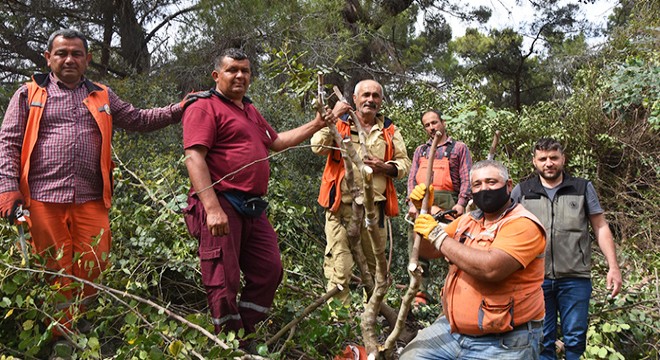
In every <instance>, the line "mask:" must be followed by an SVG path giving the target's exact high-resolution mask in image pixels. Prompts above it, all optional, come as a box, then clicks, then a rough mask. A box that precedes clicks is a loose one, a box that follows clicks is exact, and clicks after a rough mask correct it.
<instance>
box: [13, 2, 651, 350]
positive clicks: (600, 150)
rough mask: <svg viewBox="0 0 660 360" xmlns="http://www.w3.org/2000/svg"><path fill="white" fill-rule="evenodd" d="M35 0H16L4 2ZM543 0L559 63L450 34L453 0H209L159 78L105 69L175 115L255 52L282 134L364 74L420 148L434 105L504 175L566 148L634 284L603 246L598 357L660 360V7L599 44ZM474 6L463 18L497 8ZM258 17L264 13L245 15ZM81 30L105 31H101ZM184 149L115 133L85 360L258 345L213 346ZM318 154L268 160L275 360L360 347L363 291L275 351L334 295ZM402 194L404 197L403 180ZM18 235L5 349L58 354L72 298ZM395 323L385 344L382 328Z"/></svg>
mask: <svg viewBox="0 0 660 360" xmlns="http://www.w3.org/2000/svg"><path fill="white" fill-rule="evenodd" d="M126 2H127V1H121V3H126ZM22 3H23V1H9V2H7V3H6V4H5V3H3V5H2V6H6V7H8V8H10V7H11V5H14V6H18V4H22ZM89 3H90V4H92V3H95V2H93V1H90V2H89ZM170 3H171V2H167V1H163V2H159V1H134V2H133V5H140V4H141V6H135V8H136V9H137V11H138V13H140V12H141V11H142V12H144V14H145V16H147V15H146V14H149V11H148V9H149V7H148V6H147V5H149V4H151V5H152V6H154V7H156V8H157V7H158V6H164V5H167V4H170ZM262 3H263V4H262ZM266 3H268V4H266ZM547 3H548V4H547V6H548V8H547V9H546V10H547V11H546V12H542V11H539V13H542V14H548V17H541V18H539V19H538V21H539V23H538V24H537V25H536V27H534V26H532V27H531V30H530V31H533V34H535V35H536V36H537V37H538V41H539V42H543V46H544V49H545V51H543V52H540V53H535V54H534V55H532V54H531V51H530V50H531V49H529V48H525V47H524V46H525V45H523V43H522V42H521V34H519V33H516V31H514V30H512V29H508V30H498V31H492V32H490V33H479V32H478V31H476V30H472V31H469V32H468V33H467V34H466V35H465V37H462V38H459V39H456V40H454V41H450V39H451V36H450V34H451V29H449V28H448V25H447V24H446V22H445V20H444V18H443V17H442V14H444V12H443V11H456V12H458V11H459V10H462V9H459V8H453V7H451V6H452V4H451V2H449V1H418V2H412V1H383V2H372V1H348V0H347V1H340V0H333V1H299V2H293V1H272V2H247V1H239V0H235V1H226V2H214V1H202V2H200V3H199V4H198V7H196V8H195V9H194V11H192V10H190V11H186V12H184V15H185V20H186V21H187V23H186V25H185V26H188V29H190V31H187V32H186V33H185V34H181V39H180V41H178V42H177V43H176V44H175V45H174V46H173V49H172V52H171V53H170V55H169V56H171V59H169V61H165V62H164V63H163V64H162V67H160V66H161V65H160V63H159V67H158V68H156V69H154V70H152V71H147V69H148V68H149V66H141V67H140V68H139V70H140V71H137V70H138V69H137V68H130V65H126V64H127V61H126V59H125V58H123V59H122V58H117V57H114V58H113V57H110V58H109V59H107V60H106V64H108V63H109V64H112V63H113V61H116V62H115V63H114V64H116V66H122V67H121V68H122V69H123V68H126V66H128V67H129V68H130V69H132V70H131V71H133V73H134V74H135V75H133V76H121V74H119V75H118V74H114V75H115V76H109V75H108V74H107V73H103V72H95V73H94V74H95V75H98V76H99V77H101V78H103V79H104V81H105V82H107V83H109V85H110V86H111V87H112V88H113V89H114V91H115V92H117V93H118V94H120V96H121V97H122V98H124V99H126V100H129V101H131V102H132V103H134V104H135V105H136V106H139V107H144V108H148V107H153V106H162V105H164V104H167V103H170V102H175V101H177V99H179V98H180V96H181V93H180V92H179V91H180V90H181V89H184V90H187V89H189V88H191V87H192V88H205V87H209V86H211V85H212V82H210V77H209V75H208V73H209V70H210V68H211V66H210V63H211V59H212V58H213V56H214V55H215V54H216V53H217V52H218V51H219V50H220V49H221V48H223V47H226V46H242V47H244V48H245V49H246V50H247V51H248V52H249V53H250V54H251V56H253V59H255V60H254V61H253V67H254V72H255V74H256V75H257V76H256V77H255V79H254V81H253V84H252V87H251V88H250V94H249V95H250V96H251V98H252V100H253V101H254V102H255V103H256V104H257V106H258V108H259V109H260V110H261V111H262V113H263V114H264V116H265V117H266V118H267V119H268V120H269V121H270V122H271V124H272V125H273V126H274V128H276V129H279V130H285V129H290V128H292V127H295V126H297V125H300V124H302V123H304V122H306V121H308V120H309V119H311V118H312V117H313V115H314V114H313V110H312V109H311V107H310V105H309V104H310V100H311V98H312V97H313V96H314V94H313V93H314V89H315V86H316V85H315V84H316V72H317V71H322V72H324V73H326V74H327V75H326V81H327V82H328V83H330V84H335V85H338V86H340V87H341V88H342V89H344V90H345V92H348V91H350V89H351V88H352V85H353V84H354V83H355V82H356V81H357V80H358V79H359V78H364V77H374V78H376V79H378V80H379V81H381V82H382V83H383V84H385V87H386V93H387V94H386V95H387V98H388V102H387V104H386V108H385V109H384V112H385V113H386V114H387V115H388V116H390V117H391V118H393V119H394V120H395V122H396V124H397V126H399V127H400V128H401V131H402V133H403V135H404V138H405V140H406V143H407V145H408V153H409V154H411V155H412V151H413V150H414V148H415V147H416V146H417V145H418V144H419V143H421V142H422V141H423V140H424V134H423V131H422V128H421V126H420V122H419V121H420V114H421V112H422V111H423V110H425V109H429V108H434V109H439V110H441V111H442V113H443V114H444V118H445V119H446V120H447V123H448V128H449V130H450V133H451V135H452V136H453V137H454V138H456V139H460V140H461V141H464V142H465V143H466V144H467V145H468V146H469V148H470V150H471V152H472V156H473V158H474V159H476V160H479V159H483V158H485V157H486V155H487V153H488V147H489V146H490V141H491V138H492V136H493V133H494V132H495V130H500V131H501V132H502V134H503V135H502V140H501V145H500V147H499V148H498V153H497V158H498V159H499V160H501V161H503V162H504V163H505V164H506V165H507V166H508V167H509V169H510V171H511V174H512V176H513V178H514V181H518V180H520V179H522V178H524V177H525V176H527V175H528V174H530V173H531V171H532V168H531V162H530V159H531V146H532V144H533V143H534V142H535V141H536V140H537V139H538V138H539V137H541V136H553V137H556V138H557V139H559V140H560V141H562V142H563V143H564V144H565V145H566V147H567V153H568V155H569V170H570V171H571V172H572V173H573V174H575V175H578V176H584V177H587V178H589V179H591V180H592V181H593V182H594V184H595V186H596V188H597V191H598V192H599V194H600V196H601V202H602V205H603V208H604V209H606V217H607V219H608V221H610V225H611V228H612V229H613V232H614V233H615V238H616V243H617V246H618V252H619V263H620V264H621V267H622V272H623V275H624V290H623V292H622V294H621V295H620V296H618V297H617V298H615V299H609V298H608V297H607V292H606V290H605V276H604V275H605V274H606V271H607V265H606V264H605V261H604V259H603V257H602V256H601V255H600V252H599V251H597V250H596V251H594V254H595V262H594V263H595V266H594V268H593V283H594V294H593V299H592V303H591V319H590V328H589V333H588V349H587V353H586V354H585V358H588V359H624V358H625V359H657V358H658V357H659V356H660V349H659V348H658V343H660V335H659V332H658V329H660V305H659V304H660V294H659V293H658V286H660V282H659V280H658V276H659V274H658V268H660V255H658V254H660V251H659V250H660V249H659V247H658V245H657V241H655V240H656V239H657V238H658V237H659V236H660V227H659V225H658V222H657V218H658V214H660V187H659V182H658V179H659V178H660V146H659V145H660V136H659V134H658V131H659V130H660V100H659V98H660V96H659V94H660V51H659V50H658V49H659V47H658V38H659V34H658V28H660V24H659V23H658V19H659V18H660V16H658V15H660V6H659V4H658V2H657V1H652V0H644V1H622V2H621V3H620V4H619V6H618V7H617V9H616V10H615V13H614V15H613V16H612V18H611V21H610V27H609V29H607V34H608V40H607V42H606V43H605V44H603V45H602V46H600V47H599V48H597V49H590V48H589V47H588V46H586V44H585V40H584V36H585V33H584V32H583V33H581V34H580V35H578V36H569V35H568V34H567V33H563V31H565V30H567V28H566V27H562V26H565V25H566V26H568V25H571V26H573V25H574V23H572V22H571V21H568V19H569V18H570V17H571V16H572V13H566V12H561V11H560V10H561V9H563V10H564V11H569V10H570V9H571V8H570V7H568V8H561V9H560V8H557V6H558V5H557V2H555V1H548V2H547ZM44 4H50V5H52V6H54V5H55V4H56V3H55V2H53V4H51V2H48V1H46V2H44ZM350 5H354V7H350ZM17 9H22V8H20V7H14V8H11V14H16V16H15V17H12V18H8V20H6V21H8V22H9V21H12V22H14V23H12V24H13V25H12V27H8V26H7V25H8V24H7V23H5V24H4V25H5V28H2V29H0V37H2V39H3V40H5V41H8V37H9V35H7V34H10V33H11V32H3V30H6V29H7V28H9V29H18V28H19V27H18V26H19V25H21V24H24V22H25V21H29V22H30V24H32V26H35V25H34V23H33V22H32V21H33V20H32V18H31V17H25V18H23V17H21V16H19V15H21V14H19V13H18V10H17ZM75 9H76V11H84V10H85V8H75ZM477 10H479V9H476V10H474V11H472V12H470V11H466V12H465V13H464V15H465V16H469V15H471V16H476V17H477V18H480V17H484V16H485V17H487V16H488V15H489V13H488V12H487V11H486V12H483V11H477ZM481 10H483V9H481ZM26 11H27V10H26ZM163 11H164V10H163ZM418 12H419V13H420V14H422V15H423V18H424V21H425V23H426V24H428V26H427V27H425V28H424V30H423V31H422V32H421V33H419V32H416V31H415V26H414V22H415V19H416V18H417V14H418ZM8 13H9V12H8ZM75 14H79V13H78V12H76V13H75ZM294 15H295V16H294ZM550 15H552V17H550ZM40 16H45V15H40ZM122 16H126V14H123V15H122ZM245 18H250V19H253V21H252V22H246V21H244V20H241V19H245ZM48 19H51V18H50V17H48ZM72 19H73V20H71V19H69V20H68V21H69V22H68V23H67V22H66V21H65V20H62V19H60V20H59V21H63V23H65V24H74V25H75V24H79V23H80V21H79V19H78V18H77V17H72ZM76 19H78V20H77V21H78V22H76V21H74V20H76ZM291 19H296V21H292V20H291ZM298 20H300V21H298ZM560 20H561V21H560ZM3 21H5V20H3ZM89 21H92V20H91V19H90V20H89ZM55 23H57V22H56V21H54V20H53V22H51V20H48V21H47V22H46V23H45V24H44V25H43V27H40V31H39V32H37V34H42V35H39V36H40V37H41V39H32V40H25V43H26V44H33V43H34V42H39V41H41V43H43V41H44V39H43V33H45V34H47V33H48V31H50V29H51V28H50V27H49V26H51V25H53V24H55ZM544 24H548V25H545V26H544ZM85 29H87V30H89V31H91V32H94V31H97V32H98V31H100V30H99V28H98V27H94V26H90V27H89V28H87V27H86V28H85ZM106 29H107V28H106ZM202 29H204V31H202ZM550 30H552V31H550ZM14 32H16V33H18V32H17V31H16V30H15V31H14ZM21 34H23V33H21ZM25 34H27V33H25ZM97 35H98V36H97V39H98V42H95V44H97V45H98V46H100V45H101V44H102V40H101V39H103V36H100V35H99V34H97ZM13 40H14V41H18V40H16V39H13ZM17 43H22V42H17ZM505 50H506V51H505ZM528 53H530V54H529V55H528ZM2 54H3V53H0V56H2ZM118 54H119V53H118ZM525 55H527V56H525ZM7 56H9V55H7ZM117 56H118V55H117ZM22 59H23V60H24V61H23V62H22V64H21V62H20V61H18V62H16V61H14V62H12V65H15V66H16V67H17V68H20V69H23V70H26V71H25V72H24V74H27V73H29V71H27V70H30V71H31V70H34V69H36V68H39V67H42V66H43V64H39V63H35V64H27V62H29V59H30V58H29V57H24V58H22ZM113 59H114V60H113ZM95 60H97V59H96V58H95ZM161 60H163V59H161ZM97 61H99V62H101V61H100V59H98V60H97ZM141 61H147V60H144V59H143V60H141ZM516 62H517V63H518V64H519V65H520V66H519V67H518V68H516V70H517V71H518V72H515V71H514V72H507V71H506V69H507V66H513V65H512V64H514V63H516ZM117 64H123V65H117ZM21 65H24V66H21ZM142 65H144V63H142ZM0 71H7V70H6V69H3V68H0ZM138 73H139V74H138ZM92 78H94V76H92ZM4 79H8V80H7V81H8V82H6V83H3V85H4V86H2V87H0V104H2V109H4V108H5V104H7V102H8V100H9V98H10V96H11V94H12V93H13V91H14V90H15V89H16V87H17V84H16V83H15V82H14V81H16V80H17V79H20V80H25V78H24V77H21V76H20V75H17V74H14V75H13V77H11V76H10V77H7V76H5V77H4ZM94 79H95V78H94ZM9 80H11V82H10V81H9ZM516 92H517V93H516ZM327 93H328V94H330V91H328V92H327ZM516 94H518V95H516ZM515 99H517V100H515ZM330 101H334V100H333V99H330ZM180 139H181V129H180V127H178V126H171V127H169V128H166V129H163V130H160V131H157V132H155V133H151V134H133V133H127V132H124V131H122V130H118V131H116V133H115V135H114V151H115V162H116V163H117V165H118V166H117V168H116V169H115V181H116V184H115V193H114V206H113V208H112V210H111V214H110V215H111V222H112V232H113V234H112V235H113V253H112V257H111V266H110V267H109V268H108V270H107V271H106V272H105V273H104V274H103V276H102V278H101V279H100V281H99V287H100V291H99V296H98V299H97V302H96V304H95V305H94V306H92V307H91V309H90V311H88V312H87V313H85V314H78V315H77V317H78V318H82V317H85V318H86V320H88V321H90V322H91V323H92V324H93V331H92V332H91V333H89V334H80V335H75V336H74V337H73V340H74V341H75V342H76V344H78V346H79V350H78V351H77V354H76V357H77V358H100V357H107V356H111V355H116V356H117V358H121V359H124V358H128V359H132V358H138V359H165V358H222V357H229V356H231V353H232V351H233V349H236V348H237V346H238V339H239V338H240V337H242V335H243V334H221V335H220V336H219V339H218V338H214V337H213V336H212V335H210V333H208V331H211V332H212V326H211V325H210V321H209V317H208V314H207V309H206V296H205V293H204V289H203V287H202V286H201V284H200V275H199V266H198V260H197V254H196V250H197V249H196V242H195V240H194V239H192V238H191V237H190V236H189V235H188V233H187V231H186V228H185V224H184V223H183V220H182V216H181V209H182V208H183V207H184V206H185V199H186V196H187V191H188V187H189V182H188V179H187V174H186V171H185V166H184V163H183V161H184V159H183V156H182V154H183V150H182V145H181V140H180ZM304 144H305V143H303V145H301V146H299V147H295V148H292V149H290V150H288V151H285V152H283V153H280V154H276V155H274V156H273V158H272V159H271V168H272V176H271V180H270V183H269V193H268V197H267V198H268V200H269V202H270V206H269V210H268V211H269V212H268V214H269V218H270V220H271V222H272V223H273V225H274V226H275V228H276V231H277V232H278V235H279V239H280V249H281V251H282V259H283V263H284V268H285V277H284V280H283V283H282V285H281V286H280V288H279V290H278V293H277V297H276V299H275V303H274V305H273V311H272V313H271V315H270V317H269V318H268V320H267V321H265V322H264V323H263V324H262V326H261V327H260V328H259V329H258V332H257V334H256V335H255V336H254V339H255V340H257V342H258V343H259V344H261V346H260V347H259V351H260V354H261V355H264V356H267V357H269V358H273V359H285V358H309V359H321V358H330V357H331V356H332V355H334V354H337V353H338V352H339V351H340V350H341V349H343V348H344V347H345V346H346V344H347V343H360V341H361V340H360V328H359V317H358V315H359V313H360V311H361V309H362V305H361V300H362V299H363V295H362V291H361V290H362V289H361V287H360V286H359V284H358V283H355V284H354V287H355V289H356V291H353V293H352V296H353V297H354V299H353V300H354V301H353V304H354V305H352V306H351V307H348V308H346V307H341V306H339V305H337V304H334V303H333V304H330V305H328V306H321V307H320V308H319V309H318V310H316V311H314V312H312V313H311V315H309V316H308V317H307V318H305V319H304V320H302V321H301V322H300V323H299V324H298V325H297V326H296V327H295V328H294V329H293V330H291V331H290V332H288V333H286V334H285V335H284V336H282V337H279V338H278V339H277V340H273V341H269V340H270V339H272V338H273V336H274V335H275V334H276V333H277V332H278V331H279V330H280V329H281V328H283V327H284V326H285V325H286V324H287V323H288V322H290V321H292V320H293V319H295V318H296V317H297V316H299V315H300V314H301V313H302V311H303V310H304V309H305V308H306V307H307V306H309V305H310V304H312V303H313V302H314V300H315V299H316V298H317V297H319V296H320V295H321V294H323V293H324V292H325V289H324V277H323V273H322V266H321V264H322V261H323V251H324V248H325V240H324V232H323V224H324V219H323V213H322V210H321V209H320V208H319V206H318V204H317V203H316V194H317V191H318V185H319V182H320V180H319V177H320V174H321V172H322V169H323V164H324V159H322V158H319V157H317V156H315V155H314V154H312V152H311V150H310V149H309V148H308V147H306V146H305V145H304ZM397 188H398V189H399V190H400V193H402V192H405V185H404V183H403V182H398V183H397ZM402 198H403V196H402V197H401V200H403V199H402ZM407 231H408V230H407V224H405V222H404V221H403V219H402V218H401V217H399V218H395V219H392V234H391V236H392V243H391V245H388V249H389V250H390V251H391V253H392V255H391V258H392V260H391V264H390V270H391V272H392V278H393V281H394V284H407V283H408V276H407V274H406V272H405V266H406V263H407V244H406V237H407ZM17 237H18V235H17V233H16V229H15V228H14V227H9V226H8V225H7V224H6V223H4V222H3V224H2V227H0V354H3V355H2V356H3V357H4V356H6V357H9V356H14V357H17V358H27V359H29V358H43V357H44V356H47V352H48V351H49V346H48V342H49V337H50V335H49V334H50V332H49V331H48V326H49V325H47V324H48V323H49V322H50V321H49V319H53V318H54V317H56V316H57V312H58V311H57V310H56V309H54V308H53V307H52V306H51V305H50V304H51V302H50V301H49V300H50V299H52V297H53V296H55V293H56V290H57V289H54V288H51V287H50V286H49V285H48V284H47V282H46V280H45V278H46V274H44V273H43V271H42V268H41V267H40V266H39V259H37V258H35V257H32V259H31V260H32V262H31V265H32V266H31V267H30V269H26V268H24V267H23V266H22V264H21V255H20V253H19V251H18V249H19V247H17V246H16V241H17ZM596 249H597V247H596ZM434 267H435V268H441V266H440V265H439V264H435V265H434ZM435 270H439V269H435ZM439 272H440V271H437V272H435V273H434V274H436V276H437V281H436V282H435V283H434V285H433V286H432V290H433V293H434V295H435V296H436V297H437V296H439V289H440V287H441V285H442V279H441V277H440V276H439ZM402 293H403V291H402V290H400V289H399V288H398V287H396V286H392V287H391V288H390V290H389V293H388V295H387V297H386V300H387V301H388V303H390V304H391V305H392V306H394V307H395V308H397V307H398V305H399V302H400V301H401V295H402ZM439 312H440V309H439V306H438V305H437V304H431V305H430V306H426V307H420V308H419V309H417V310H415V312H414V318H415V319H416V320H417V321H418V322H419V326H420V327H421V326H424V325H427V324H429V323H430V322H432V321H433V319H434V318H435V316H437V315H438V313H439ZM381 326H382V328H381V329H380V330H381V331H382V332H383V333H384V334H386V332H387V325H386V324H382V325H381ZM203 330H205V331H206V332H205V331H203ZM267 342H268V346H265V345H266V343H267Z"/></svg>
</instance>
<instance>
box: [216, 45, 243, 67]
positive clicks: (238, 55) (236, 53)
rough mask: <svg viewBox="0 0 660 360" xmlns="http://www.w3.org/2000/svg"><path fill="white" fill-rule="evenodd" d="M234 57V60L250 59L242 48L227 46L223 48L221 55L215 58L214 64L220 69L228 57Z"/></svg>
mask: <svg viewBox="0 0 660 360" xmlns="http://www.w3.org/2000/svg"><path fill="white" fill-rule="evenodd" d="M226 57H228V58H232V59H234V60H246V59H248V56H247V54H245V53H244V52H243V50H241V49H237V48H227V49H224V50H222V52H221V53H220V55H218V56H217V57H216V58H215V61H214V62H213V65H214V66H215V68H216V69H219V68H220V67H222V61H223V60H224V59H225V58H226Z"/></svg>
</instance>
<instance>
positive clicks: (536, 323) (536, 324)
mask: <svg viewBox="0 0 660 360" xmlns="http://www.w3.org/2000/svg"><path fill="white" fill-rule="evenodd" d="M542 326H543V320H531V321H528V322H526V323H524V324H520V325H518V326H514V327H513V330H511V331H516V330H527V329H538V328H540V327H542Z"/></svg>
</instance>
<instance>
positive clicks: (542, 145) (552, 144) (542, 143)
mask: <svg viewBox="0 0 660 360" xmlns="http://www.w3.org/2000/svg"><path fill="white" fill-rule="evenodd" d="M537 151H559V152H560V153H562V154H563V153H564V147H563V146H561V143H560V142H559V141H557V140H555V139H553V138H540V139H539V140H538V141H537V142H536V144H534V149H533V150H532V155H534V154H536V152H537Z"/></svg>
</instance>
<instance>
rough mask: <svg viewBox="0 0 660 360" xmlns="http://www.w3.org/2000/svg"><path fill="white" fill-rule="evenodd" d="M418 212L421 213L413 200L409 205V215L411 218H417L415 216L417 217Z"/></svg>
mask: <svg viewBox="0 0 660 360" xmlns="http://www.w3.org/2000/svg"><path fill="white" fill-rule="evenodd" d="M418 213H419V211H417V207H416V206H415V204H413V202H412V201H411V202H410V207H408V217H409V218H411V219H415V218H417V214H418Z"/></svg>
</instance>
